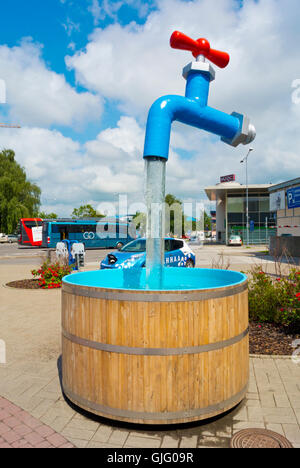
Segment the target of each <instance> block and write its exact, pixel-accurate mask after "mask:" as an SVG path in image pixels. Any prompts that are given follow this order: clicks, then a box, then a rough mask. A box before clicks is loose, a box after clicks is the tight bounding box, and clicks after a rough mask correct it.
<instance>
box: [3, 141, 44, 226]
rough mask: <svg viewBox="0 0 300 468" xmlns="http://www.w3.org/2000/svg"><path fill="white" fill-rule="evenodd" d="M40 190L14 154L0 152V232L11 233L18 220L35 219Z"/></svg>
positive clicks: (7, 151)
mask: <svg viewBox="0 0 300 468" xmlns="http://www.w3.org/2000/svg"><path fill="white" fill-rule="evenodd" d="M40 196H41V190H40V188H39V187H38V186H37V185H36V184H33V183H32V182H30V181H29V180H28V179H27V177H26V173H25V170H24V169H23V168H22V167H21V166H20V165H19V164H18V163H17V161H15V153H14V151H12V150H9V149H5V150H3V151H1V152H0V232H5V233H8V234H10V233H13V232H14V231H15V230H16V227H17V224H18V221H19V219H20V218H31V217H37V215H38V211H39V207H40Z"/></svg>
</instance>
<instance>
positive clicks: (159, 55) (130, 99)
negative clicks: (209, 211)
mask: <svg viewBox="0 0 300 468" xmlns="http://www.w3.org/2000/svg"><path fill="white" fill-rule="evenodd" d="M158 7H159V9H158V11H155V12H152V13H151V14H150V15H149V16H148V18H147V21H146V22H145V24H144V25H142V26H140V25H137V24H135V23H131V24H129V25H127V26H125V27H122V26H121V25H119V24H114V25H111V26H109V27H106V28H103V29H96V30H95V31H94V33H93V35H92V36H91V38H90V41H89V43H88V44H87V46H86V49H85V50H83V51H80V52H77V53H76V54H75V55H73V56H72V57H68V58H67V65H68V67H69V68H71V69H74V70H75V72H76V76H77V79H78V81H79V82H81V83H82V84H83V85H84V86H86V87H87V88H88V89H90V90H93V91H95V92H98V93H99V94H100V95H101V96H105V97H106V98H108V99H113V100H116V101H117V102H118V103H119V108H120V109H121V111H122V112H124V113H127V114H128V115H132V116H135V117H136V118H137V119H138V120H140V121H141V122H143V124H144V122H145V118H146V112H147V111H148V109H149V107H150V105H151V104H152V102H153V101H154V100H155V99H156V98H157V97H159V96H161V95H163V94H184V86H185V82H184V80H183V79H182V77H181V69H182V67H183V66H184V65H185V64H186V63H188V62H189V61H191V60H192V56H191V54H190V53H189V52H184V51H176V50H173V49H171V48H170V47H169V38H170V35H171V33H172V31H173V30H175V29H178V30H181V31H183V32H184V33H186V34H187V35H189V36H191V37H193V38H197V37H199V36H202V37H207V38H208V39H209V40H210V41H211V46H212V47H213V48H216V49H220V50H225V51H227V52H229V53H230V55H231V62H230V64H229V66H228V67H227V68H226V69H225V70H220V69H218V68H217V67H215V68H216V71H217V76H216V81H215V82H213V83H212V84H211V91H210V98H209V105H211V106H213V107H216V108H218V109H221V110H223V111H224V112H227V113H231V112H232V111H234V110H235V111H238V112H242V113H246V114H248V115H249V116H250V117H251V120H252V122H253V123H254V124H255V126H256V128H257V139H256V141H255V142H254V146H255V153H253V155H252V158H251V159H252V161H253V164H250V160H249V174H250V179H251V180H252V181H253V182H258V183H259V182H260V183H263V182H269V181H270V180H272V181H273V182H276V181H278V180H281V179H283V178H292V177H294V170H295V167H297V165H298V166H299V163H297V161H298V160H299V157H298V151H299V150H298V148H299V146H300V133H299V117H300V106H296V105H295V104H293V103H292V100H291V99H292V98H291V96H292V92H293V90H292V88H291V84H292V82H293V81H294V80H295V79H297V78H300V70H299V67H298V64H299V58H298V44H299V42H300V30H299V27H298V24H297V23H298V17H299V13H300V5H299V2H298V1H296V0H289V1H288V5H287V4H286V3H285V2H283V1H278V0H260V1H259V2H257V1H254V0H249V1H247V2H244V4H243V8H241V9H239V8H238V7H237V2H235V1H234V0H219V1H218V3H217V6H216V3H215V2H211V1H210V0H195V1H190V2H185V1H180V0H161V1H160V2H158ZM171 142H172V144H173V148H175V149H176V148H181V150H184V151H185V152H190V151H191V155H192V157H191V159H189V160H187V161H186V160H184V161H183V160H182V159H180V158H179V157H178V156H177V159H176V160H175V159H174V161H171V157H170V161H169V163H168V166H170V168H169V167H168V172H171V169H172V171H173V172H177V174H178V176H177V177H178V180H179V179H180V174H181V166H182V165H183V166H184V169H185V171H184V173H185V174H186V178H187V180H188V178H189V177H192V178H193V177H195V176H194V174H195V169H196V172H197V177H198V184H196V183H192V182H191V183H190V184H189V183H186V184H185V186H184V185H183V184H181V187H182V194H187V195H188V194H191V193H192V191H194V192H196V190H197V186H198V187H199V188H203V187H204V186H205V185H206V184H207V183H213V182H214V181H217V180H218V178H219V175H221V174H223V173H230V172H235V173H237V174H238V175H239V176H240V179H241V181H244V170H243V167H242V166H240V163H239V161H240V159H241V156H242V155H243V154H244V153H245V152H246V151H247V149H246V148H245V147H239V148H238V149H233V148H230V147H228V146H226V145H224V144H223V143H221V142H219V141H218V140H216V139H214V138H213V139H211V138H209V136H208V135H207V134H204V133H203V132H199V130H195V129H189V128H188V127H186V126H176V127H175V132H174V131H173V133H172V140H171ZM216 161H217V164H216ZM176 165H177V168H176ZM171 166H173V167H172V168H171ZM188 168H190V172H189V175H188V174H187V170H188ZM258 169H259V170H258ZM174 177H175V178H174V180H176V176H174ZM181 179H182V177H181ZM193 180H194V179H193ZM179 187H180V184H179V186H178V185H176V183H174V188H177V189H179ZM193 187H194V188H193ZM192 188H193V189H192Z"/></svg>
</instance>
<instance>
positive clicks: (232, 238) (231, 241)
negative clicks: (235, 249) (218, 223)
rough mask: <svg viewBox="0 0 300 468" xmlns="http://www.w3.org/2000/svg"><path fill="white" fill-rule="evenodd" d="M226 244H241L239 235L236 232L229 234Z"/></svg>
mask: <svg viewBox="0 0 300 468" xmlns="http://www.w3.org/2000/svg"><path fill="white" fill-rule="evenodd" d="M228 245H243V241H242V238H241V236H238V235H236V234H234V235H231V236H230V237H229V240H228Z"/></svg>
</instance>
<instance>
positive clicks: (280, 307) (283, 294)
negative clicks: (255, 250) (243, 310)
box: [249, 267, 300, 333]
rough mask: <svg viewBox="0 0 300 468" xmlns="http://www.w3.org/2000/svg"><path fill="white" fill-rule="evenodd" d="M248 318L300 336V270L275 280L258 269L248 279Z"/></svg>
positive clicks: (295, 269)
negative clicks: (280, 327) (273, 324)
mask: <svg viewBox="0 0 300 468" xmlns="http://www.w3.org/2000/svg"><path fill="white" fill-rule="evenodd" d="M249 318H250V321H251V320H252V321H254V322H262V323H264V322H269V323H275V324H277V325H281V326H283V327H286V328H287V329H288V331H292V332H294V333H300V269H297V268H292V269H291V270H290V273H289V275H288V276H287V277H285V276H280V277H277V278H275V279H274V278H272V277H271V276H269V275H268V274H267V273H265V272H264V271H262V270H261V268H259V267H256V268H255V269H254V270H253V271H252V272H251V274H250V276H249Z"/></svg>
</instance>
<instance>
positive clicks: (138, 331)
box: [62, 282, 249, 424]
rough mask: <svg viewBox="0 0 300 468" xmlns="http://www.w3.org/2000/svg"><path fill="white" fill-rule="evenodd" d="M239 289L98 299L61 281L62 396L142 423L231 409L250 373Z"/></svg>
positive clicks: (245, 311) (244, 291)
mask: <svg viewBox="0 0 300 468" xmlns="http://www.w3.org/2000/svg"><path fill="white" fill-rule="evenodd" d="M244 286H245V287H244V288H242V289H241V287H239V289H237V293H235V288H234V287H231V288H230V291H231V295H228V294H226V295H224V297H218V298H213V299H207V298H205V299H203V300H197V301H196V300H195V301H190V302H189V301H187V300H185V299H184V300H183V301H178V300H176V301H175V302H166V301H162V302H160V301H157V302H149V301H146V302H142V301H141V293H140V292H139V300H134V301H132V302H131V301H123V300H113V299H111V298H109V299H101V298H97V297H87V295H83V296H80V287H79V291H77V292H76V294H72V292H70V289H69V288H65V286H63V291H62V328H63V336H62V348H63V352H62V355H63V387H64V391H65V394H66V396H67V397H69V398H70V400H72V401H73V402H74V403H75V404H77V405H78V406H80V407H82V408H84V409H86V410H88V411H92V412H93V413H95V414H98V415H101V416H104V417H110V418H112V419H117V420H121V421H128V422H135V423H141V424H171V423H184V422H189V421H196V420H201V419H205V418H208V417H212V416H215V415H217V414H220V413H222V412H224V411H227V410H228V409H230V408H232V407H233V406H235V405H236V404H237V403H239V401H241V399H242V398H243V397H244V395H245V392H246V389H247V383H248V378H249V368H248V366H249V344H248V333H247V330H248V292H247V287H246V286H247V283H246V282H245V284H244ZM94 289H97V288H94ZM99 289H100V288H99ZM224 289H225V288H224ZM145 294H147V293H145ZM180 294H182V296H181V297H182V298H186V294H188V293H186V292H185V295H184V294H183V293H182V292H180V291H178V295H180ZM173 296H174V292H173V293H172V297H173ZM76 340H77V341H78V342H76ZM95 344H96V345H95ZM97 344H99V346H100V348H101V346H102V345H103V344H104V345H105V346H107V345H108V346H109V347H110V348H109V350H103V349H96V347H97ZM95 346H96V347H95ZM203 347H204V348H203ZM211 347H215V349H211ZM207 349H208V350H207ZM126 350H127V352H126ZM128 350H130V352H129V351H128ZM143 350H146V352H147V353H150V354H142V353H143ZM157 350H162V351H163V352H165V353H166V354H165V355H164V354H162V355H159V354H158V355H156V354H155V353H156V352H157ZM172 350H176V353H177V354H172ZM130 353H131V354H130ZM151 353H152V354H151Z"/></svg>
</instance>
